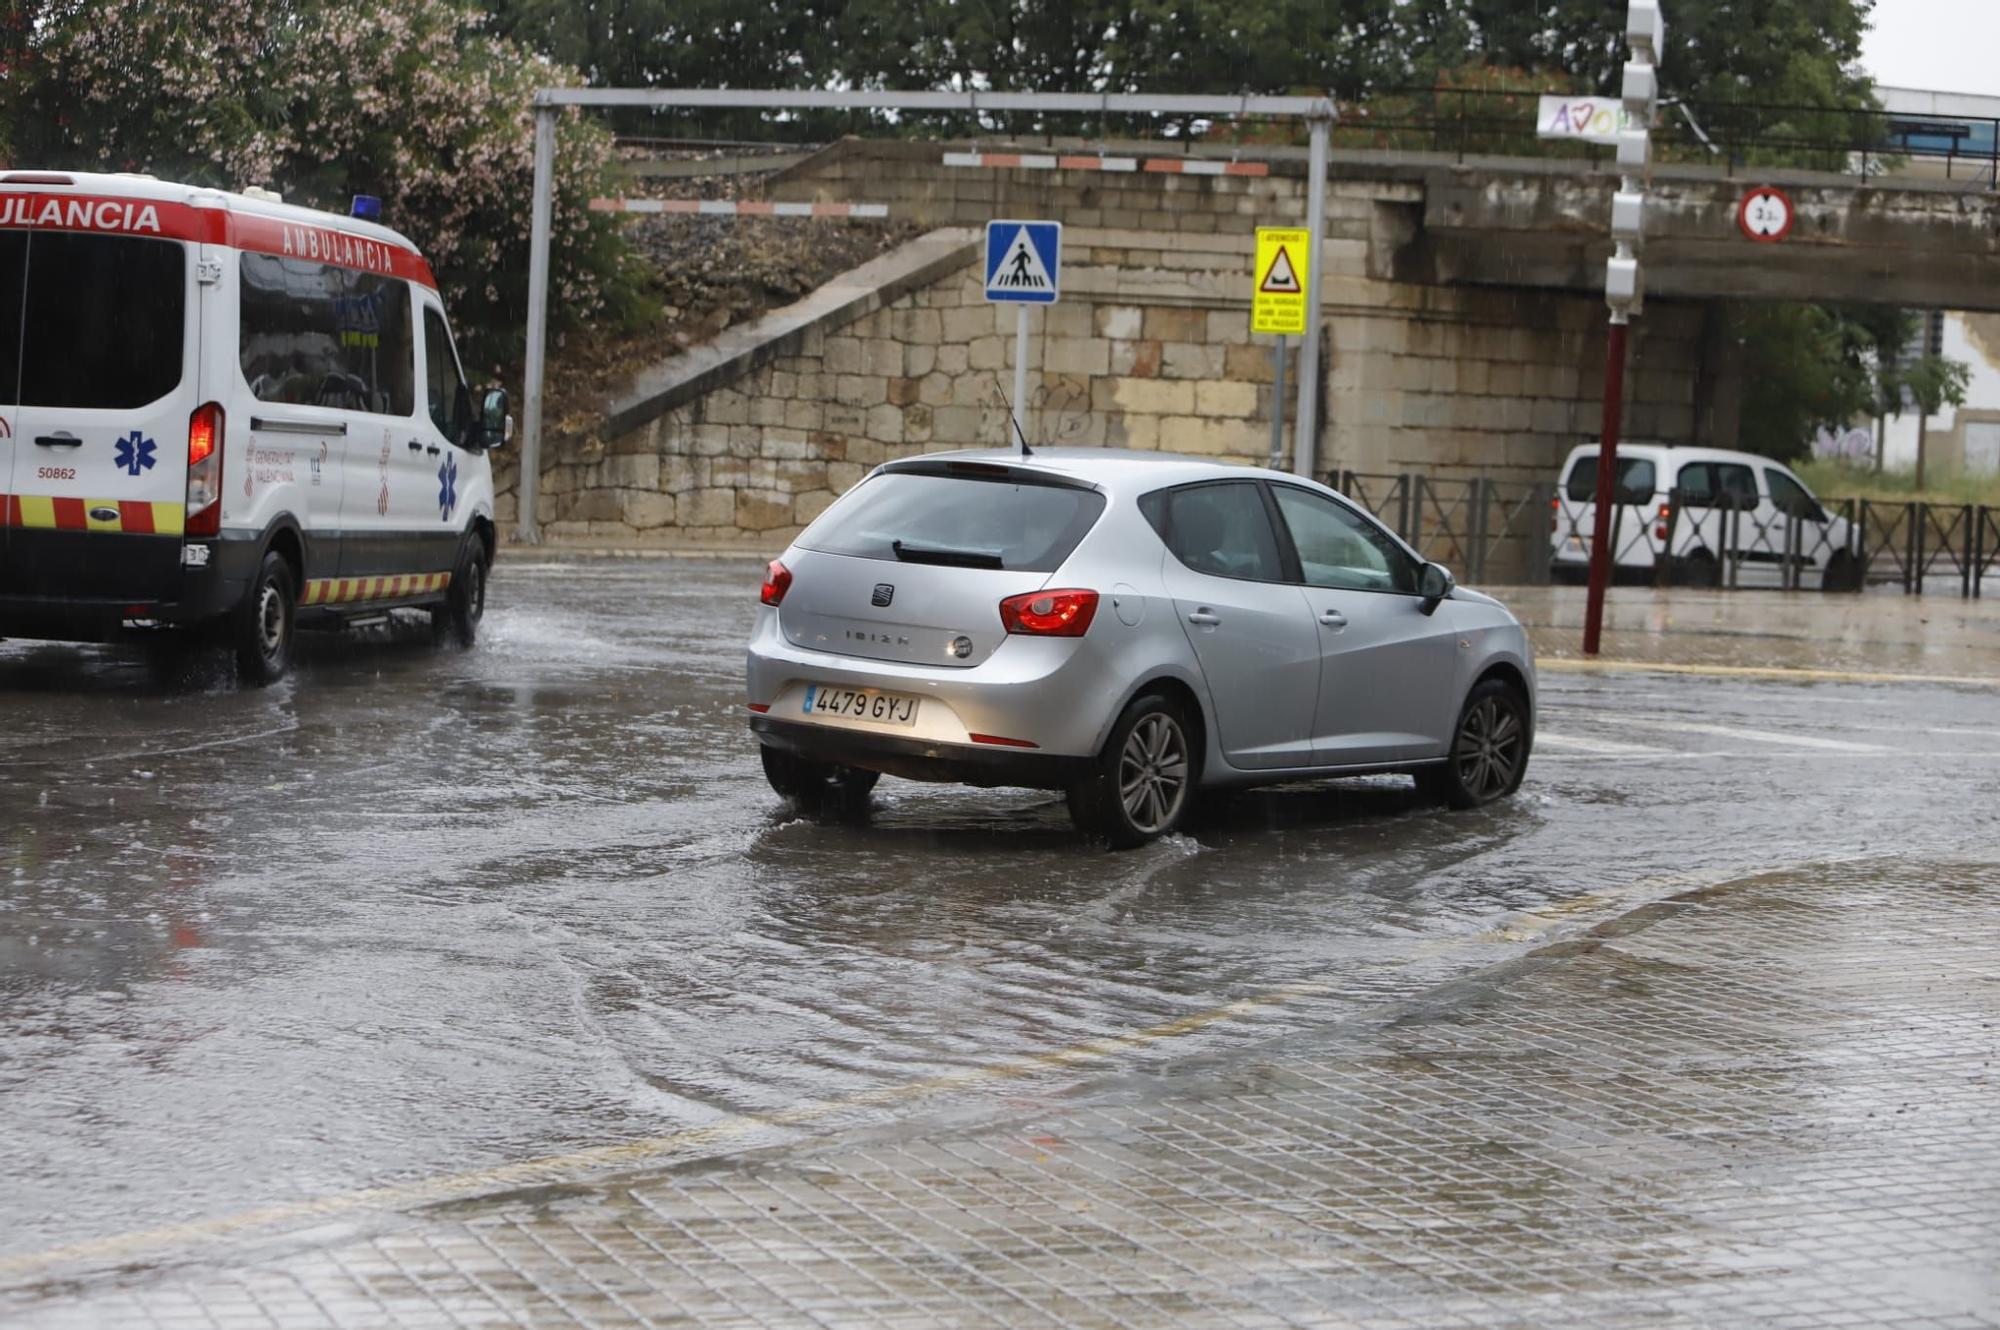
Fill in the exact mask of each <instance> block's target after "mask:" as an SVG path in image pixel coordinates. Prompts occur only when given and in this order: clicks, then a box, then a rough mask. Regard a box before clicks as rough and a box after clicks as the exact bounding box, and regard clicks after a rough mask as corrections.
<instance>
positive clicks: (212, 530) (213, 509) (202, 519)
mask: <svg viewBox="0 0 2000 1330" xmlns="http://www.w3.org/2000/svg"><path fill="white" fill-rule="evenodd" d="M185 530H186V533H187V534H188V535H190V536H219V535H221V534H222V408H221V407H220V406H217V405H216V404H215V403H214V402H210V403H208V404H207V405H206V406H200V407H196V408H195V413H194V414H193V415H192V416H189V417H188V483H187V525H186V527H185Z"/></svg>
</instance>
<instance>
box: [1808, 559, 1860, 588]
mask: <svg viewBox="0 0 2000 1330" xmlns="http://www.w3.org/2000/svg"><path fill="white" fill-rule="evenodd" d="M1866 575H1867V570H1866V568H1865V566H1864V565H1863V564H1862V562H1861V560H1859V559H1857V558H1855V557H1854V556H1853V555H1852V554H1849V553H1848V552H1847V551H1846V550H1835V551H1834V552H1833V557H1832V558H1831V559H1828V560H1827V561H1826V574H1825V575H1824V576H1823V577H1822V578H1821V579H1820V584H1819V585H1820V590H1822V591H1832V592H1852V591H1859V590H1861V584H1862V581H1863V580H1864V579H1865V577H1866Z"/></svg>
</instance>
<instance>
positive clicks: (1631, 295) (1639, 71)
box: [1583, 0, 1671, 656]
mask: <svg viewBox="0 0 2000 1330" xmlns="http://www.w3.org/2000/svg"><path fill="white" fill-rule="evenodd" d="M1625 40H1626V42H1627V43H1628V44H1629V45H1630V46H1631V48H1632V58H1631V59H1630V60H1628V61H1627V62H1626V64H1625V73H1624V82H1623V87H1622V88H1621V92H1622V94H1623V101H1624V110H1625V124H1624V126H1623V127H1622V128H1620V129H1619V131H1618V174H1619V182H1618V191H1617V192H1616V193H1615V194H1613V195H1612V196H1611V239H1612V242H1613V244H1614V245H1615V246H1616V249H1615V251H1614V252H1613V254H1612V256H1611V258H1610V260H1609V261H1608V262H1607V263H1606V264H1605V265H1604V303H1605V304H1607V305H1609V306H1610V307H1611V327H1610V331H1609V334H1608V336H1607V337H1606V338H1605V347H1604V428H1603V430H1602V432H1601V434H1600V435H1599V438H1598V447H1597V492H1596V502H1597V508H1596V518H1595V520H1594V521H1593V522H1592V523H1591V535H1590V592H1589V595H1588V596H1587V597H1586V599H1585V600H1584V608H1583V654H1584V655H1586V656H1595V655H1596V654H1597V649H1598V646H1599V644H1600V643H1601V642H1602V640H1603V636H1604V593H1605V589H1606V588H1607V587H1609V586H1610V584H1611V571H1612V569H1613V568H1615V567H1617V564H1618V551H1617V550H1615V549H1613V548H1611V541H1612V532H1613V531H1615V530H1616V529H1617V527H1616V524H1615V523H1614V522H1613V521H1612V518H1613V517H1614V516H1615V515H1616V514H1615V513H1614V512H1613V508H1614V506H1615V505H1616V504H1617V502H1618V432H1619V428H1620V425H1621V424H1622V422H1623V419H1624V415H1625V359H1626V343H1627V339H1628V337H1629V335H1630V333H1631V327H1632V316H1633V315H1634V314H1637V313H1639V312H1640V311H1641V310H1643V309H1644V308H1645V306H1646V284H1645V279H1644V276H1643V274H1642V273H1641V272H1640V270H1639V252H1640V251H1641V250H1643V249H1644V248H1645V245H1646V193H1645V189H1646V176H1647V173H1648V172H1649V170H1650V169H1651V167H1652V161H1653V144H1652V135H1651V132H1650V127H1651V125H1652V123H1653V110H1654V108H1655V107H1656V106H1657V105H1658V104H1659V93H1660V76H1659V62H1660V57H1661V56H1662V55H1663V54H1665V52H1666V45H1667V24H1666V19H1665V18H1664V17H1663V16H1662V15H1661V13H1660V0H1630V4H1629V5H1628V6H1627V8H1626V12H1625ZM1670 553H1671V552H1670V551H1664V550H1663V551H1661V555H1660V557H1661V558H1667V557H1669V555H1670Z"/></svg>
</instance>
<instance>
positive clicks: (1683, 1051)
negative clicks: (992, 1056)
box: [0, 858, 2000, 1330]
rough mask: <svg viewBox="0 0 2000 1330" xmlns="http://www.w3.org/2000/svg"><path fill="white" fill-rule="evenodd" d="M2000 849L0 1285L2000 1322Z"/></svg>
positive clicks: (1415, 1315) (1153, 1321) (1058, 1315)
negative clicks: (1255, 1023) (970, 1119)
mask: <svg viewBox="0 0 2000 1330" xmlns="http://www.w3.org/2000/svg"><path fill="white" fill-rule="evenodd" d="M1996 907H2000V866H1996V865H1995V864H1994V863H1991V862H1967V861H1960V862H1947V863H1935V862H1920V861H1913V860H1911V859H1908V858H1898V859H1893V860H1872V861H1853V862H1848V863H1844V864H1838V865H1830V866H1820V867H1813V868H1805V869H1794V870H1787V871H1783V872H1775V873H1770V874H1765V875H1762V876H1757V877H1752V878H1748V879H1744V880H1739V881H1735V882H1730V883H1726V884H1724V885H1721V886H1717V887H1711V888H1707V889H1703V890H1698V891H1694V892H1691V893H1688V894H1685V895H1681V896H1678V897H1674V898H1671V899H1669V900H1665V901H1661V902H1657V903H1654V904H1651V905H1646V906H1643V907H1641V908H1638V909H1636V910H1633V911H1630V912H1628V913H1626V914H1624V915H1622V916H1620V917H1617V918H1614V919H1611V920H1609V921H1607V922H1604V923H1600V924H1598V925H1597V926H1595V927H1593V928H1589V929H1588V930H1585V931H1581V932H1578V933H1576V934H1574V935H1571V936H1567V937H1558V938H1557V939H1556V940H1554V941H1552V942H1550V943H1549V944H1548V945H1545V946H1543V947H1541V948H1540V949H1539V950H1536V951H1533V952H1531V953H1529V954H1527V955H1525V956H1523V957H1520V958H1517V959H1513V960H1509V961H1506V962H1503V963H1501V964H1499V965H1497V966H1493V967H1490V968H1488V969H1485V970H1480V971H1474V972H1471V973H1470V975H1469V977H1467V978H1464V979H1460V980H1457V981H1453V982H1450V983H1447V984H1445V985H1443V986H1441V987H1435V988H1432V989H1430V990H1429V991H1427V992H1424V993H1422V994H1421V995H1419V996H1417V997H1416V998H1414V999H1403V1000H1398V1001H1395V1002H1393V1003H1388V1004H1385V1005H1384V1006H1383V1007H1381V1008H1379V1009H1378V1010H1376V1011H1374V1012H1372V1013H1370V1014H1368V1015H1367V1016H1366V1017H1364V1018H1360V1019H1356V1020H1353V1021H1349V1022H1347V1023H1344V1024H1342V1025H1339V1026H1334V1027H1329V1028H1326V1029H1323V1030H1321V1031H1319V1032H1317V1033H1314V1034H1310V1035H1304V1034H1294V1035H1291V1036H1288V1037H1286V1038H1283V1039H1280V1040H1274V1041H1269V1042H1266V1043H1265V1044H1263V1045H1261V1046H1258V1047H1255V1048H1251V1049H1248V1050H1238V1051H1236V1052H1234V1053H1232V1054H1230V1055H1229V1056H1228V1057H1227V1058H1226V1059H1225V1058H1214V1059H1211V1060H1205V1061H1191V1062H1180V1063H1174V1064H1168V1065H1164V1066H1161V1067H1155V1068H1152V1069H1149V1070H1146V1071H1144V1072H1141V1073H1127V1074H1125V1075H1123V1076H1114V1077H1107V1078H1103V1079H1099V1080H1097V1081H1095V1082H1092V1083H1089V1084H1087V1085H1085V1086H1084V1087H1083V1088H1081V1089H1077V1090H1072V1091H1070V1092H1068V1093H1065V1094H1062V1095H1060V1096H1059V1097H1056V1098H1053V1099H1037V1098H1035V1097H1034V1096H1033V1089H1034V1087H1033V1084H1032V1080H1031V1079H1030V1080H1027V1081H1024V1082H1023V1083H1022V1084H1020V1085H1017V1086H1014V1087H1011V1088H1010V1092H1018V1094H1019V1096H1020V1097H1019V1098H1018V1099H1017V1100H1016V1101H1015V1103H1014V1106H1013V1108H1012V1111H1011V1112H1009V1113H1008V1114H1007V1115H1006V1116H1005V1117H1004V1118H1003V1119H1002V1120H1001V1121H999V1122H997V1123H996V1122H992V1121H987V1122H984V1123H980V1124H971V1123H967V1122H962V1121H961V1122H953V1121H952V1120H950V1118H949V1117H948V1116H944V1117H941V1116H939V1115H937V1114H932V1115H931V1116H930V1117H929V1118H928V1119H925V1118H921V1117H919V1118H910V1117H904V1118H902V1119H901V1120H900V1121H898V1122H895V1123H890V1122H886V1121H885V1122H882V1123H879V1124H878V1125H877V1126H876V1128H875V1129H874V1130H873V1132H872V1133H870V1132H858V1133H857V1132H848V1133H843V1134H841V1135H839V1136H838V1137H837V1138H832V1139H828V1140H824V1141H822V1142H821V1143H820V1144H818V1145H804V1146H793V1147H788V1148H786V1149H784V1150H767V1151H763V1152H761V1153H753V1154H748V1155H740V1156H737V1157H734V1158H726V1159H711V1160H708V1161H705V1162H696V1163H689V1164H685V1165H681V1166H660V1167H653V1168H648V1169H644V1170H638V1171H629V1172H626V1173H624V1174H622V1175H617V1176H610V1177H605V1176H595V1177H592V1176H589V1175H580V1176H578V1177H576V1178H574V1179H572V1180H570V1181H568V1182H566V1183H559V1184H557V1185H548V1186H541V1187H537V1188H534V1189H531V1190H516V1191H512V1192H500V1193H495V1194H489V1195H485V1196H482V1197H477V1198H473V1199H470V1200H459V1201H453V1202H450V1203H445V1204H437V1205H431V1206H429V1207H427V1208H414V1209H409V1210H405V1211H403V1212H400V1213H391V1214H384V1215H381V1216H379V1217H375V1218H371V1219H368V1220H364V1221H355V1222H350V1223H348V1224H347V1226H345V1227H342V1228H337V1229H326V1228H322V1229H320V1230H317V1231H308V1232H292V1233H289V1234H280V1235H278V1236H275V1237H267V1239H266V1240H265V1241H264V1242H263V1244H262V1245H261V1246H255V1247H245V1246H244V1245H242V1241H241V1237H240V1235H239V1236H238V1237H236V1238H233V1239H232V1243H233V1246H232V1250H231V1254H230V1256H229V1258H228V1259H227V1260H218V1258H216V1257H215V1256H214V1255H213V1253H207V1252H202V1251H200V1250H199V1249H190V1250H187V1251H184V1252H182V1253H180V1255H179V1257H177V1258H176V1259H178V1260H182V1261H185V1262H200V1264H176V1263H174V1261H173V1260H169V1261H164V1262H156V1263H150V1264H147V1265H138V1266H128V1267H126V1268H124V1269H121V1270H114V1271H99V1272H97V1273H95V1274H91V1275H88V1276H79V1277H77V1278H76V1279H75V1280H73V1281H68V1280H51V1281H49V1282H44V1283H41V1284H37V1285H34V1286H21V1285H16V1287H15V1288H14V1289H13V1290H12V1291H11V1292H10V1293H7V1294H4V1295H0V1320H8V1321H10V1323H13V1324H22V1325H37V1326H41V1325H48V1326H65V1327H66V1326H92V1327H97V1326H104V1327H118V1326H126V1325H134V1326H149V1327H179V1326H189V1327H194V1326H214V1327H223V1326H228V1327H237V1326H243V1327H248V1326H264V1325H274V1326H287V1327H311V1326H323V1325H368V1326H489V1325H532V1326H571V1325H582V1326H632V1325H653V1324H691V1325H702V1326H740V1325H799V1326H910V1327H917V1326H939V1325H950V1326H986V1325H994V1326H1056V1325H1077V1326H1158V1325H1165V1324H1188V1325H1204V1326H1211V1325H1212V1326H1276V1325H1327V1326H1357V1327H1382V1328H1384V1330H1386V1328H1387V1327H1403V1326H1409V1327H1426V1328H1432V1327H1445V1326H1524V1327H1526V1326H1535V1327H1544V1326H1555V1325H1578V1326H1615V1325H1644V1326H1649V1327H1651V1326H1740V1325H1758V1326H1772V1327H1819V1326H1935V1327H1969V1326H1995V1325H2000V1070H1996V1061H2000V908H1996Z"/></svg>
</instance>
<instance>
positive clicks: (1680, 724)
mask: <svg viewBox="0 0 2000 1330" xmlns="http://www.w3.org/2000/svg"><path fill="white" fill-rule="evenodd" d="M1623 720H1624V723H1625V724H1627V725H1642V726H1647V727H1649V728H1652V729H1657V730H1676V731H1679V732H1680V733H1683V734H1713V735H1716V736H1718V737H1719V738H1723V739H1748V740H1750V741H1751V742H1752V743H1760V744H1777V745H1779V746H1781V747H1785V748H1816V749H1820V750H1821V751H1823V752H1829V753H1883V752H1887V751H1889V750H1888V749H1886V748H1884V747H1882V745H1880V744H1862V743H1852V742H1849V741H1848V740H1845V739H1821V738H1818V737H1816V736H1814V735H1810V734H1780V733H1778V732H1777V731H1776V730H1752V729H1746V728H1744V727H1743V726H1740V725H1708V724H1704V723H1703V722H1701V721H1695V720H1681V719H1680V718H1678V717H1675V716H1626V717H1624V718H1623Z"/></svg>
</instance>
